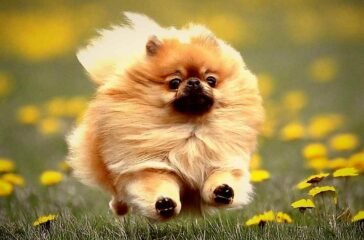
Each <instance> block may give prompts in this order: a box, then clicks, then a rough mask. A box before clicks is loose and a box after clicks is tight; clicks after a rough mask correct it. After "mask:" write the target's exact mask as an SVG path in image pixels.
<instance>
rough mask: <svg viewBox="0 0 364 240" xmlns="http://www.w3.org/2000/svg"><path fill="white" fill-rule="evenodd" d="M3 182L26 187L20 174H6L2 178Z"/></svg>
mask: <svg viewBox="0 0 364 240" xmlns="http://www.w3.org/2000/svg"><path fill="white" fill-rule="evenodd" d="M1 179H2V180H4V181H6V182H8V183H11V184H13V185H17V186H24V178H23V177H22V176H20V175H19V174H14V173H6V174H4V175H3V176H2V177H1Z"/></svg>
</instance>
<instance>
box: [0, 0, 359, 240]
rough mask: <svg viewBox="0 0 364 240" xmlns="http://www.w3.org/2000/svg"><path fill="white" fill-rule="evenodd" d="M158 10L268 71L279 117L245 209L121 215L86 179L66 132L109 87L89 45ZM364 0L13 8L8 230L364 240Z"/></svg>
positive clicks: (162, 18) (5, 52) (2, 25)
mask: <svg viewBox="0 0 364 240" xmlns="http://www.w3.org/2000/svg"><path fill="white" fill-rule="evenodd" d="M125 10H128V11H136V12H141V13H145V14H147V15H149V16H151V17H152V18H154V19H156V20H158V21H159V22H160V23H161V24H162V25H165V26H168V25H177V26H182V25H183V24H185V23H187V22H190V21H194V22H199V23H203V24H205V25H207V26H208V27H210V28H211V29H212V30H213V31H214V32H215V33H216V34H217V35H218V36H219V37H221V38H223V39H225V40H226V41H228V42H229V43H231V44H232V45H233V46H234V47H236V48H237V49H239V50H240V52H241V54H242V55H243V58H244V60H245V61H246V63H247V65H248V67H249V68H251V70H252V71H253V72H254V73H255V74H256V75H257V77H258V80H259V86H260V91H261V94H262V95H263V98H264V105H265V108H266V115H267V116H266V123H265V125H264V128H263V133H262V136H261V137H260V140H259V146H258V149H257V152H256V153H255V154H254V155H253V156H252V160H251V181H252V182H253V185H254V188H255V195H254V199H253V201H252V202H251V203H250V204H248V205H247V206H246V207H245V208H244V209H241V210H232V211H222V212H221V213H219V214H216V215H212V216H206V217H205V218H201V217H197V218H196V217H195V216H186V215H185V216H184V215H182V216H179V217H178V218H176V219H174V220H171V221H169V222H164V223H154V222H150V221H148V220H146V219H143V218H141V217H137V216H127V217H125V218H124V219H118V218H115V217H114V216H113V214H112V213H111V211H110V210H109V209H108V201H109V199H108V196H107V195H106V194H104V193H103V192H102V191H101V190H99V189H95V188H90V187H87V186H84V185H82V184H80V183H79V182H78V181H77V180H75V179H74V178H73V177H72V169H71V168H70V167H69V166H68V165H67V163H66V162H65V156H66V154H67V145H66V142H65V136H66V135H67V134H68V133H69V132H70V130H71V129H72V127H74V126H75V125H77V124H78V123H79V122H80V121H81V120H82V114H83V111H84V110H85V108H86V107H87V104H88V101H89V100H90V99H92V96H93V93H94V91H95V86H93V85H92V83H91V82H89V81H88V79H87V76H86V73H85V72H84V70H83V69H82V67H81V65H80V64H79V63H78V62H77V59H76V57H75V52H76V51H77V49H78V48H79V47H80V46H82V45H83V44H85V43H86V42H87V40H88V39H89V38H90V37H92V36H94V35H95V34H96V29H97V28H100V27H107V26H110V24H112V23H118V22H121V21H122V17H121V12H122V11H125ZM362 22H364V3H363V2H362V1H355V0H351V1H339V0H334V1H329V0H323V1H313V0H306V1H303V0H297V1H283V0H275V1H269V2H268V1H263V0H257V1H247V0H241V1H237V0H233V1H230V3H229V4H227V3H223V2H222V1H199V2H197V1H176V0H172V1H163V0H155V1H143V4H141V3H139V2H137V1H129V0H127V1H116V0H110V1H80V0H77V1H50V2H47V1H42V0H35V1H32V4H31V3H22V4H20V3H18V2H16V1H4V3H1V5H0V116H1V120H0V239H116V238H120V239H298V238H300V239H363V238H364V188H363V186H364V95H363V89H364V68H363V63H364V62H363V59H364V25H363V24H362Z"/></svg>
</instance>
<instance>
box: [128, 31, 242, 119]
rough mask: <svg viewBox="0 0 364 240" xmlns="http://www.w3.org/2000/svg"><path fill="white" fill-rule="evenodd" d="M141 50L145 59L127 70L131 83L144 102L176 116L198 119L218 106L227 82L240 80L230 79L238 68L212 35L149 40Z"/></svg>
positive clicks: (226, 92) (225, 94)
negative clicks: (141, 94) (140, 92)
mask: <svg viewBox="0 0 364 240" xmlns="http://www.w3.org/2000/svg"><path fill="white" fill-rule="evenodd" d="M145 51H146V56H145V60H144V61H143V62H142V63H138V64H136V65H135V66H133V67H132V68H130V69H129V70H128V73H129V75H128V76H129V77H130V79H131V80H132V83H131V84H136V85H139V87H138V88H137V90H136V91H140V89H143V90H142V91H143V92H144V93H145V94H144V96H142V98H143V99H145V100H146V101H147V102H149V103H151V104H152V105H158V104H153V102H154V101H157V99H158V100H159V101H161V104H159V105H158V106H162V107H164V108H166V109H172V110H174V111H175V112H178V113H180V114H184V115H188V116H191V117H193V116H201V115H204V114H208V113H209V112H211V111H213V109H214V108H215V107H216V106H217V107H222V106H223V105H224V104H223V101H224V99H225V100H226V98H227V97H228V96H229V94H230V93H229V90H228V89H227V88H229V87H228V86H229V85H231V82H234V81H235V82H237V83H239V82H241V81H242V79H234V78H231V77H232V76H233V75H234V74H235V75H236V74H237V72H238V71H239V69H238V67H240V65H239V64H238V63H237V62H236V61H235V59H234V60H232V59H229V58H228V57H227V56H226V55H225V54H226V52H224V51H223V49H221V46H220V45H219V43H218V41H217V39H215V38H214V37H212V36H197V37H194V38H190V39H189V40H188V41H187V42H181V41H179V40H178V39H163V40H160V39H158V38H157V37H151V38H150V39H149V40H148V42H147V43H146V49H145ZM225 82H230V83H225ZM241 86H243V84H241ZM133 91H134V90H133ZM131 92H132V91H131ZM137 95H139V93H138V94H137ZM158 96H159V97H158Z"/></svg>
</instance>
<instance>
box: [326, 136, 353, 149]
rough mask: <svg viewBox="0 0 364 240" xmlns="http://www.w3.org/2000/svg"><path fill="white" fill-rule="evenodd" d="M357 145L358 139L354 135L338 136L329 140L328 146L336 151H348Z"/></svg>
mask: <svg viewBox="0 0 364 240" xmlns="http://www.w3.org/2000/svg"><path fill="white" fill-rule="evenodd" d="M358 145H359V139H358V137H357V136H356V135H354V134H350V133H347V134H338V135H335V136H334V137H333V138H331V139H330V146H331V147H332V148H333V149H335V150H337V151H350V150H353V149H354V148H356V147H357V146H358Z"/></svg>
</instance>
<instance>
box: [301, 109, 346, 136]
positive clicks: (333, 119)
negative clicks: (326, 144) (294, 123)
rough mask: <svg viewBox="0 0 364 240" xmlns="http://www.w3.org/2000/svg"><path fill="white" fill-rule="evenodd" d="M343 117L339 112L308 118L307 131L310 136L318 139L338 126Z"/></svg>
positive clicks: (341, 122)
mask: <svg viewBox="0 0 364 240" xmlns="http://www.w3.org/2000/svg"><path fill="white" fill-rule="evenodd" d="M343 123H344V117H343V116H341V115H339V114H323V115H318V116H315V117H313V118H311V119H310V121H309V124H308V126H307V133H308V135H309V136H310V137H312V138H315V139H319V138H323V137H325V136H327V135H328V134H330V133H332V132H333V131H335V130H337V129H338V128H340V127H341V126H342V125H343Z"/></svg>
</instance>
